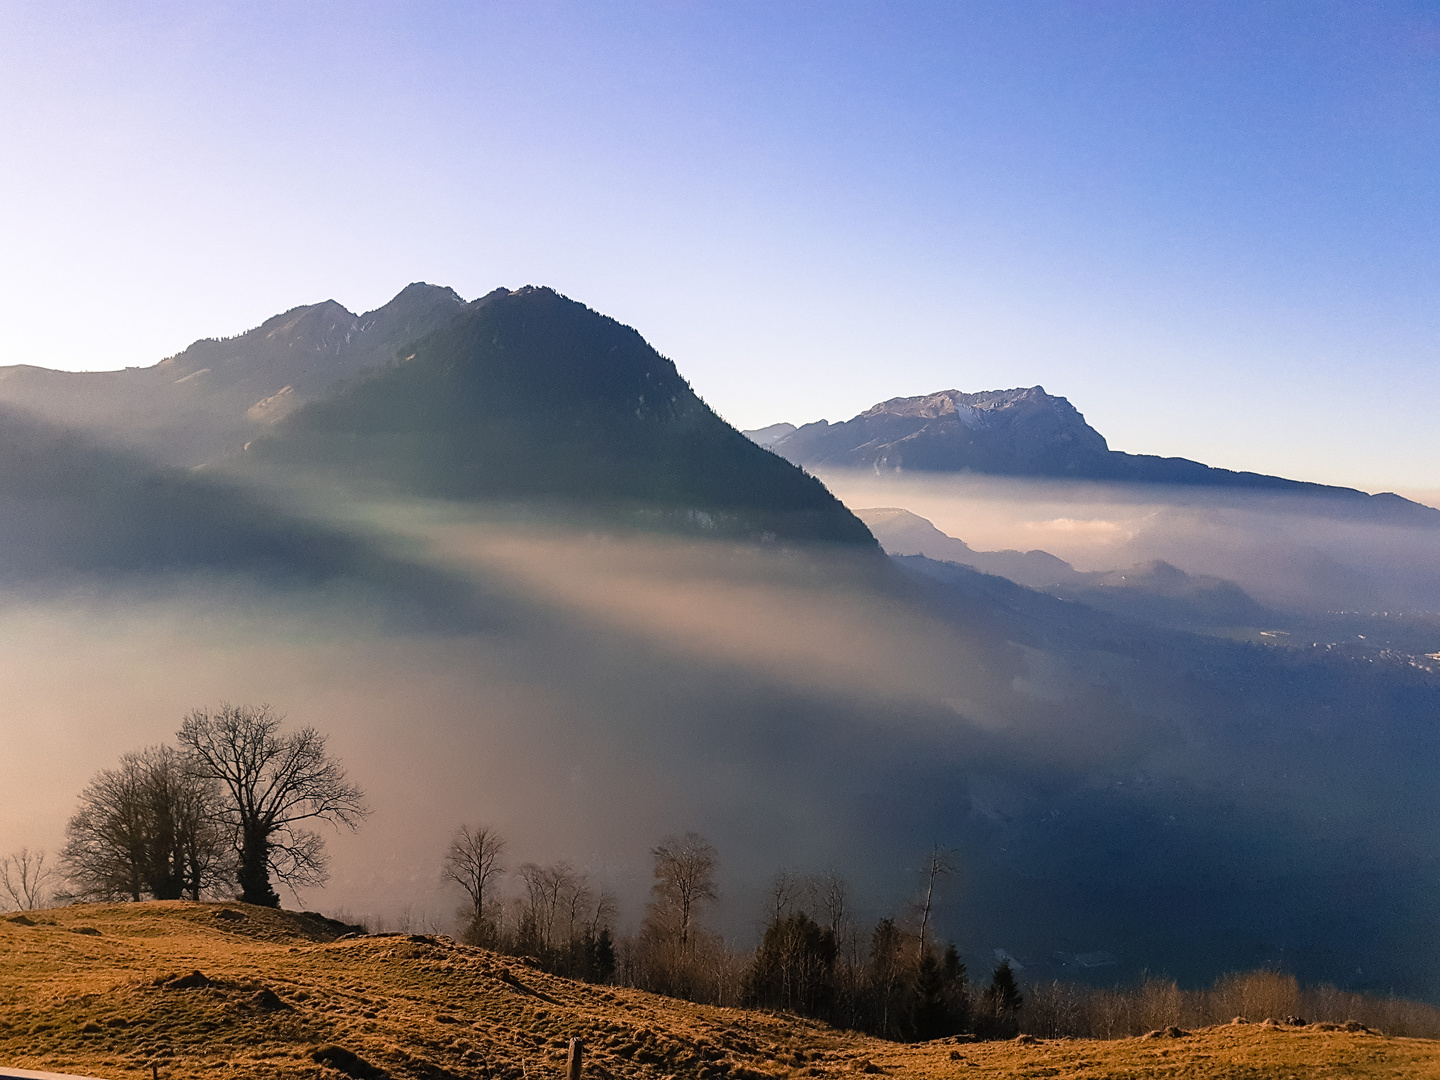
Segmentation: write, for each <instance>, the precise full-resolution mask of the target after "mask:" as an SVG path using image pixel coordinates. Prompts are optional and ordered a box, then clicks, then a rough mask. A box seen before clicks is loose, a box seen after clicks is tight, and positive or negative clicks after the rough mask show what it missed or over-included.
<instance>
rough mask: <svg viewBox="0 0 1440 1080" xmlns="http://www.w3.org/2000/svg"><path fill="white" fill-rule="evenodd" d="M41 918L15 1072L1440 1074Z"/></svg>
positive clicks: (126, 920) (13, 933)
mask: <svg viewBox="0 0 1440 1080" xmlns="http://www.w3.org/2000/svg"><path fill="white" fill-rule="evenodd" d="M222 910H223V911H226V912H229V913H232V917H230V918H223V917H221V916H220V915H219V913H220V912H221V911H222ZM233 913H241V914H243V915H244V918H243V919H236V918H233ZM29 919H30V921H32V922H33V925H26V924H25V923H24V922H21V921H17V920H16V919H15V917H13V916H11V917H8V918H7V917H0V1063H3V1064H6V1065H12V1066H18V1067H21V1068H32V1069H48V1070H54V1071H60V1072H80V1073H89V1074H93V1075H95V1076H100V1077H114V1078H120V1077H140V1076H150V1075H151V1071H152V1067H154V1068H156V1069H158V1072H159V1075H160V1076H161V1077H163V1078H165V1080H180V1078H201V1077H206V1078H214V1080H227V1078H230V1077H246V1078H249V1077H257V1078H258V1077H264V1078H291V1077H295V1078H299V1077H304V1078H307V1080H338V1078H340V1077H342V1076H345V1075H346V1074H347V1072H348V1073H349V1074H350V1075H352V1076H358V1075H361V1074H362V1073H363V1071H364V1069H365V1067H366V1066H367V1065H368V1066H369V1067H371V1068H373V1069H378V1070H384V1072H386V1073H388V1074H389V1075H390V1076H392V1077H395V1078H396V1080H402V1078H415V1080H421V1078H425V1080H447V1078H454V1077H486V1078H493V1080H552V1078H558V1077H559V1076H561V1075H562V1073H563V1066H564V1057H565V1047H566V1044H567V1042H568V1040H569V1039H571V1038H572V1037H580V1038H583V1039H584V1040H585V1043H586V1045H587V1047H588V1055H587V1068H586V1074H587V1077H591V1078H596V1080H611V1078H615V1080H619V1078H626V1080H632V1078H633V1080H672V1078H673V1080H767V1078H773V1080H780V1078H787V1080H788V1078H792V1077H793V1078H800V1077H820V1078H823V1077H837V1078H839V1077H846V1078H848V1077H852V1076H854V1075H855V1074H872V1073H877V1072H883V1073H885V1074H890V1075H894V1076H905V1077H916V1078H922V1077H931V1076H933V1077H936V1078H937V1080H939V1078H941V1077H943V1078H946V1080H954V1078H956V1077H962V1076H963V1077H972V1076H973V1077H985V1076H1027V1077H1030V1076H1034V1077H1040V1076H1046V1077H1082V1076H1083V1077H1097V1078H1098V1077H1117V1078H1118V1077H1160V1076H1175V1077H1179V1076H1186V1077H1190V1076H1194V1077H1222V1076H1223V1077H1235V1076H1257V1077H1258V1076H1296V1077H1320V1076H1326V1077H1336V1076H1387V1077H1397V1076H1398V1077H1406V1076H1413V1077H1421V1076H1429V1077H1436V1076H1440V1043H1435V1042H1429V1041H1425V1040H1418V1039H1400V1038H1394V1037H1387V1036H1382V1035H1379V1034H1372V1033H1367V1032H1363V1031H1356V1032H1350V1031H1344V1030H1325V1029H1323V1028H1322V1027H1321V1026H1318V1025H1311V1026H1309V1027H1305V1028H1295V1029H1291V1028H1287V1027H1284V1026H1280V1027H1273V1026H1265V1025H1260V1024H1246V1025H1238V1026H1233V1027H1232V1026H1222V1027H1214V1028H1209V1029H1206V1030H1203V1031H1198V1032H1196V1033H1194V1034H1187V1035H1183V1036H1181V1037H1175V1038H1170V1037H1158V1038H1139V1039H1125V1040H1119V1041H1113V1042H1098V1041H1082V1040H1044V1041H1035V1040H1033V1039H1031V1040H1030V1041H1017V1042H1008V1043H990V1044H973V1043H957V1042H955V1041H953V1040H946V1041H940V1042H934V1043H923V1044H917V1045H912V1046H900V1045H896V1044H893V1043H885V1042H882V1041H879V1040H876V1039H870V1038H866V1037H863V1036H858V1035H852V1034H848V1033H843V1032H837V1031H834V1030H831V1029H829V1028H826V1027H824V1026H823V1025H819V1024H815V1023H812V1022H809V1021H804V1020H798V1019H796V1018H794V1017H788V1016H780V1015H771V1014H765V1013H756V1012H746V1011H742V1010H737V1009H723V1008H716V1007H710V1006H698V1005H690V1004H687V1003H685V1002H680V1001H674V1000H671V999H668V998H661V997H656V996H654V995H650V994H645V993H642V992H639V991H634V990H619V989H614V988H609V987H595V986H587V985H585V984H582V983H575V982H571V981H569V980H566V979H560V978H555V977H552V976H548V975H545V974H543V973H541V972H538V971H535V970H532V969H530V968H528V967H526V966H525V965H524V964H522V963H520V962H519V961H516V960H513V959H511V958H507V957H501V956H497V955H495V954H493V953H488V952H485V951H484V950H480V949H474V948H470V947H467V946H463V945H457V944H455V943H454V942H451V941H449V940H448V939H446V938H434V937H418V936H417V937H410V936H400V935H390V936H373V937H360V938H351V939H348V940H345V939H342V940H332V937H333V931H331V930H330V929H329V928H327V927H325V926H323V925H321V924H319V923H315V922H311V921H307V920H305V919H304V918H303V917H300V916H296V915H293V914H289V913H285V912H276V911H269V910H265V909H260V908H251V907H245V906H243V905H239V904H192V903H184V902H170V903H149V904H123V905H109V906H98V905H89V906H79V907H72V908H64V909H60V910H55V911H48V912H40V913H31V915H30V916H29ZM197 971H198V972H200V973H201V976H202V977H196V976H195V975H194V973H195V972H197ZM1163 996H1164V995H1163V994H1162V995H1160V997H1161V998H1163ZM1156 1007H1157V1009H1159V1010H1160V1012H1157V1014H1156V1015H1161V1013H1162V1012H1163V1010H1164V1008H1165V1006H1164V1003H1163V1000H1162V1001H1158V1002H1157V1004H1156ZM334 1047H338V1048H339V1050H338V1051H336V1050H333V1049H331V1050H327V1049H326V1048H334ZM317 1053H318V1055H319V1058H320V1059H322V1060H317ZM357 1062H358V1063H357ZM337 1066H338V1068H337ZM342 1069H343V1070H346V1072H342V1071H341V1070H342Z"/></svg>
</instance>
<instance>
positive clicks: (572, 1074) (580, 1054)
mask: <svg viewBox="0 0 1440 1080" xmlns="http://www.w3.org/2000/svg"><path fill="white" fill-rule="evenodd" d="M584 1057H585V1043H584V1042H583V1041H582V1040H580V1039H571V1040H570V1056H569V1057H567V1058H566V1059H565V1076H566V1080H580V1069H581V1066H582V1064H583V1061H582V1059H583V1058H584Z"/></svg>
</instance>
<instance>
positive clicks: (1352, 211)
mask: <svg viewBox="0 0 1440 1080" xmlns="http://www.w3.org/2000/svg"><path fill="white" fill-rule="evenodd" d="M1437 196H1440V8H1437V7H1436V5H1434V4H1433V3H1406V2H1404V0H1392V2H1387V3H1384V4H1380V3H1366V2H1357V0H1347V2H1343V3H1338V2H1337V3H1332V2H1328V0H1304V2H1296V3H1290V2H1284V0H1277V2H1271V3H1253V2H1252V3H1203V2H1196V3H1187V4H1183V5H1177V4H1171V3H1164V2H1159V0H1157V2H1153V3H1121V2H1106V0H1088V2H1083V3H1082V2H1046V0H1036V2H1033V3H1015V2H1013V0H1004V2H994V3H960V2H955V0H951V2H945V3H906V2H887V3H855V2H847V0H831V2H826V3H803V2H801V3H785V4H774V3H750V2H745V0H734V2H727V3H723V4H721V3H710V4H703V3H692V2H682V0H669V2H666V0H653V2H649V3H625V2H607V3H604V4H594V3H589V4H586V3H558V2H557V3H551V2H545V0H535V2H527V3H524V4H498V3H491V2H488V0H468V2H458V0H457V2H450V0H410V2H406V3H378V2H365V0H359V2H349V3H343V4H342V3H326V2H324V0H315V2H306V3H298V2H267V0H247V2H245V3H204V2H189V3H185V4H178V3H175V4H171V3H167V2H163V0H156V2H150V3H144V4H130V3H125V2H123V0H109V2H106V3H103V4H102V3H67V2H64V0H45V2H43V3H35V2H28V0H0V200H3V206H4V211H3V213H0V364H9V363H32V364H40V365H44V366H48V367H60V368H72V369H102V368H115V367H121V366H126V365H148V364H152V363H154V362H156V361H158V360H159V359H161V358H162V357H164V356H167V355H170V354H172V353H174V352H177V351H179V350H180V349H182V348H184V347H185V346H186V345H187V344H189V343H190V342H191V341H193V340H195V339H197V338H201V337H210V336H223V335H228V334H234V333H238V332H241V331H243V330H245V329H248V328H250V327H252V326H255V325H257V324H258V323H260V322H261V321H263V320H264V319H265V318H267V317H269V316H270V315H272V314H275V313H277V312H279V311H283V310H286V309H288V308H291V307H294V306H296V305H299V304H304V303H314V302H318V301H321V300H324V299H327V298H333V299H335V300H338V301H339V302H341V303H342V304H345V305H346V306H347V307H349V308H350V309H352V310H354V311H357V312H358V311H363V310H366V309H370V308H374V307H378V306H379V305H381V304H383V303H384V302H385V301H386V300H387V299H389V298H390V297H391V296H392V295H394V293H396V292H398V291H399V289H400V288H401V287H403V286H404V285H405V284H406V283H408V282H410V281H416V280H424V281H430V282H435V283H439V284H447V285H451V286H453V287H454V288H455V289H457V290H458V291H459V292H460V293H461V294H462V295H464V296H465V297H467V298H471V297H474V296H478V295H481V294H483V293H485V292H488V291H489V290H491V289H492V288H495V287H496V286H499V285H505V286H509V287H512V288H515V287H519V286H521V285H525V284H537V285H550V286H553V287H554V288H556V289H558V290H559V291H561V292H563V293H565V294H566V295H569V296H571V297H573V298H574V299H577V300H580V301H583V302H584V303H586V304H588V305H590V306H591V307H594V308H596V309H597V310H599V311H602V312H604V313H606V314H608V315H611V316H613V317H615V318H617V319H619V320H620V321H622V322H625V323H628V324H629V325H632V326H634V327H636V328H637V329H638V330H639V331H640V332H641V333H642V334H644V335H645V336H646V337H647V338H648V339H649V340H650V341H651V342H652V344H654V345H655V346H656V347H657V348H658V349H659V350H660V351H661V352H662V353H664V354H665V355H667V356H669V357H670V358H671V359H673V360H675V362H676V363H677V364H678V366H679V367H680V369H681V371H682V372H683V373H684V374H686V376H687V377H688V378H689V379H690V380H691V382H692V384H693V385H694V386H695V388H696V390H697V391H698V392H699V393H700V394H701V395H702V396H703V397H704V398H705V399H706V400H707V401H708V402H709V403H710V404H711V405H713V406H714V407H715V408H716V409H717V410H718V411H719V412H720V413H721V414H722V415H724V416H725V417H726V418H727V419H729V420H730V421H732V422H733V423H735V424H736V425H737V426H740V427H758V426H761V425H765V424H770V423H774V422H777V421H790V422H794V423H801V422H806V421H809V420H814V419H819V418H822V417H824V418H827V419H830V420H832V421H835V420H841V419H846V418H848V417H850V416H852V415H854V414H855V413H857V412H859V411H861V410H863V409H865V408H867V407H868V406H870V405H871V404H873V403H875V402H877V401H881V400H884V399H886V398H890V397H897V396H906V395H914V394H922V393H929V392H933V391H936V390H940V389H951V388H954V389H959V390H965V391H976V390H983V389H995V388H1004V387H1011V386H1029V385H1035V384H1041V385H1043V386H1045V388H1046V389H1047V390H1049V391H1050V392H1052V393H1055V394H1060V395H1064V396H1066V397H1068V398H1069V399H1070V400H1071V401H1072V402H1073V403H1074V404H1075V405H1076V407H1077V408H1079V409H1080V411H1081V412H1082V413H1084V414H1085V416H1086V418H1087V419H1088V420H1089V421H1090V422H1091V423H1092V424H1093V425H1094V426H1095V427H1096V428H1097V429H1098V430H1100V431H1101V432H1102V433H1103V434H1104V435H1105V436H1106V437H1107V438H1108V439H1109V441H1110V445H1111V446H1112V448H1115V449H1122V450H1128V451H1132V452H1141V453H1157V454H1165V455H1183V456H1186V457H1191V458H1195V459H1198V460H1201V461H1205V462H1208V463H1210V464H1214V465H1220V466H1225V467H1230V468H1244V469H1252V470H1256V471H1261V472H1271V473H1279V474H1282V475H1286V476H1292V477H1296V478H1299V479H1306V480H1319V481H1324V482H1331V483H1344V484H1353V485H1356V486H1360V487H1364V488H1366V489H1367V490H1386V489H1388V490H1396V489H1398V490H1405V491H1411V490H1419V489H1440V424H1437V423H1435V421H1434V413H1435V411H1436V405H1437V403H1440V310H1437V298H1440V198H1437Z"/></svg>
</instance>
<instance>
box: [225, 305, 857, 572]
mask: <svg viewBox="0 0 1440 1080" xmlns="http://www.w3.org/2000/svg"><path fill="white" fill-rule="evenodd" d="M482 300H484V303H478V302H477V303H472V304H469V305H467V306H466V307H465V308H464V311H463V313H462V314H461V315H460V316H458V317H457V318H455V319H453V320H451V321H450V322H449V323H447V324H446V325H444V326H442V327H441V328H439V329H437V330H435V331H434V332H433V333H430V334H429V335H427V336H425V337H423V338H420V339H418V340H415V341H413V342H410V343H407V345H406V347H405V352H406V354H407V355H406V362H405V363H404V364H400V365H394V366H388V367H383V368H377V369H376V370H374V371H373V372H370V373H368V374H367V375H366V376H365V377H363V378H361V379H359V380H356V381H355V382H353V383H352V384H349V385H347V386H344V387H342V388H341V389H340V390H339V391H338V392H336V393H335V394H334V396H332V397H330V398H328V399H327V400H324V401H319V402H316V403H314V404H312V405H310V406H308V407H306V408H304V409H301V410H299V411H296V412H295V413H293V414H292V415H291V416H289V417H288V418H287V419H285V420H284V421H282V422H280V423H279V424H277V425H276V426H275V428H274V429H273V434H272V435H271V436H270V437H269V438H266V439H262V440H258V441H257V442H256V443H255V445H254V447H253V449H252V452H251V454H250V455H248V456H249V457H250V458H251V459H252V460H253V461H254V463H255V465H256V467H260V468H265V467H269V466H271V465H278V466H280V467H282V468H284V467H292V466H293V467H298V468H301V469H305V470H312V471H313V470H318V471H322V472H325V473H328V474H332V475H335V476H337V477H339V478H348V479H352V480H355V481H357V482H361V483H367V484H368V483H377V482H378V483H380V484H384V485H390V486H393V487H395V488H397V489H400V490H404V491H406V492H411V493H419V494H426V495H432V496H438V497H442V498H457V499H472V498H482V499H491V498H499V499H515V498H523V499H530V498H541V499H560V500H566V501H573V502H577V503H584V504H587V505H591V506H597V507H601V506H604V507H615V508H621V509H622V510H624V512H627V513H629V512H635V511H637V510H639V508H642V507H644V508H648V509H645V510H644V511H643V514H653V513H655V512H658V513H659V515H660V517H661V518H663V519H666V520H669V519H671V518H674V519H676V520H679V519H681V518H687V516H689V517H688V518H687V519H689V520H695V521H704V522H712V523H714V525H713V528H714V529H715V530H722V531H723V532H725V533H730V534H741V535H747V536H749V535H761V536H763V535H766V534H769V535H772V536H774V537H776V538H787V539H792V540H826V541H837V542H841V543H846V544H857V545H862V546H867V547H873V546H874V539H873V538H872V537H871V536H870V534H869V532H868V530H866V528H865V526H864V525H863V524H861V522H860V521H859V520H858V519H857V518H855V517H854V516H853V515H852V514H851V513H850V512H849V511H848V510H846V509H845V507H844V506H843V505H842V504H841V503H840V502H839V501H838V500H836V499H835V498H834V496H832V495H831V494H830V493H829V492H828V491H826V490H825V488H824V486H823V485H822V484H821V483H820V482H819V481H818V480H815V479H814V478H812V477H810V476H807V475H806V474H805V473H804V472H803V471H802V470H800V469H797V468H795V467H794V466H793V465H791V464H789V463H788V462H785V461H781V460H778V459H777V458H776V457H775V456H774V455H772V454H769V453H767V452H766V451H764V450H761V449H760V448H759V447H757V446H755V444H753V443H752V442H750V441H749V440H748V439H746V438H745V437H744V436H743V435H741V434H740V432H738V431H736V430H735V429H734V428H732V427H730V426H729V425H728V424H726V423H725V422H724V421H723V420H721V419H720V418H719V417H718V416H716V415H715V413H714V412H712V411H711V410H710V409H709V407H708V406H706V405H705V403H704V402H703V401H701V400H700V399H699V398H698V397H697V396H696V395H695V393H694V391H693V390H692V389H691V388H690V384H689V383H688V382H686V380H685V379H684V378H683V377H682V376H681V375H680V373H679V371H678V370H677V369H676V367H675V365H674V363H672V362H671V361H670V360H668V359H666V358H665V357H663V356H661V355H660V354H659V353H658V352H656V351H655V350H654V349H653V348H652V347H651V346H650V345H649V344H648V343H647V342H646V341H645V339H644V338H642V337H641V336H640V335H639V334H638V333H637V332H636V331H635V330H634V329H632V328H631V327H628V326H625V325H623V324H621V323H619V322H617V321H615V320H614V319H611V318H608V317H606V316H604V315H601V314H599V313H598V312H596V311H592V310H591V309H590V308H588V307H586V306H585V305H584V304H580V303H577V302H576V301H574V300H570V299H568V298H567V297H564V296H562V295H561V294H559V293H557V292H556V291H555V290H553V289H549V288H543V287H536V286H526V287H525V288H522V289H516V290H513V291H497V292H496V293H491V294H490V295H489V296H487V297H482ZM626 508H628V509H626ZM695 515H698V516H695ZM642 516H643V515H642ZM704 527H705V528H706V529H710V528H711V526H710V525H705V526H704Z"/></svg>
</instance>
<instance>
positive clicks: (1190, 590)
mask: <svg viewBox="0 0 1440 1080" xmlns="http://www.w3.org/2000/svg"><path fill="white" fill-rule="evenodd" d="M855 513H856V516H857V517H859V518H860V520H861V521H863V522H865V524H866V525H868V526H869V527H870V531H871V532H872V533H874V535H875V538H876V539H877V540H879V541H880V545H881V546H882V547H883V548H884V549H885V551H886V553H888V554H890V555H899V556H906V555H923V556H924V557H926V558H928V559H935V560H938V561H941V562H950V563H957V564H959V565H961V566H968V567H971V568H973V569H975V570H979V571H980V572H981V573H984V574H993V575H995V576H996V577H1003V578H1008V579H1009V580H1010V581H1013V582H1015V583H1016V584H1018V585H1024V586H1026V587H1027V588H1031V589H1036V590H1038V591H1040V592H1044V593H1049V594H1050V595H1051V596H1058V597H1061V598H1063V599H1067V600H1077V601H1079V602H1081V603H1084V604H1087V605H1089V606H1090V607H1093V608H1096V609H1098V610H1101V611H1108V612H1110V613H1112V614H1115V615H1120V616H1123V617H1125V618H1129V619H1135V620H1139V621H1142V622H1150V623H1157V624H1159V625H1162V626H1168V627H1172V628H1175V629H1182V630H1206V629H1216V628H1221V627H1227V628H1228V627H1262V626H1275V625H1278V624H1279V623H1280V622H1281V621H1283V619H1284V616H1281V615H1279V614H1277V613H1276V612H1274V611H1270V610H1269V609H1267V608H1266V607H1265V606H1264V605H1262V604H1259V603H1257V602H1256V601H1255V599H1254V598H1253V597H1251V596H1250V595H1249V594H1248V593H1247V592H1246V591H1245V590H1244V589H1242V588H1241V587H1240V586H1239V585H1237V584H1235V583H1234V582H1233V581H1226V580H1224V579H1223V578H1218V577H1214V576H1211V575H1207V574H1189V573H1186V572H1185V571H1184V570H1181V569H1180V568H1179V567H1177V566H1172V565H1171V564H1170V563H1168V562H1165V561H1164V560H1162V559H1152V560H1150V561H1148V562H1145V563H1142V564H1141V565H1139V566H1133V567H1130V568H1128V569H1124V570H1091V571H1081V570H1076V569H1075V568H1074V567H1073V566H1071V565H1070V564H1069V563H1068V562H1066V561H1065V560H1064V559H1059V558H1056V557H1055V556H1054V555H1051V554H1050V553H1049V552H1046V551H976V550H974V549H973V548H971V547H970V545H969V544H967V543H965V541H963V540H959V539H956V538H955V537H953V536H948V535H946V534H945V533H943V532H941V531H940V530H939V529H937V528H936V527H935V526H934V524H933V523H931V522H930V521H927V520H926V519H925V518H923V517H920V516H919V515H918V514H912V513H911V512H910V511H908V510H901V509H898V508H894V507H885V508H880V509H874V510H857V511H856V512H855Z"/></svg>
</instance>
